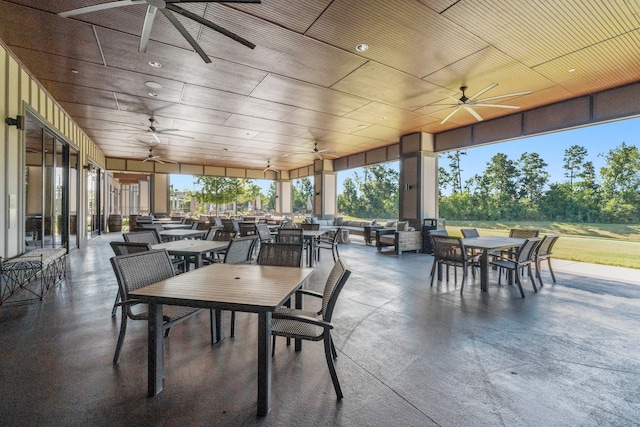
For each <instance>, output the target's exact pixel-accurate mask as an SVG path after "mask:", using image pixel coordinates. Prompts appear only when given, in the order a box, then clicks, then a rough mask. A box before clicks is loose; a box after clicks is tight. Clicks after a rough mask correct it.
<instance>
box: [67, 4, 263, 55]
mask: <svg viewBox="0 0 640 427" xmlns="http://www.w3.org/2000/svg"><path fill="white" fill-rule="evenodd" d="M260 2H261V0H118V1H112V2H107V3H102V4H97V5H94V6H87V7H81V8H79V9H73V10H68V11H66V12H61V13H59V14H58V15H60V16H62V17H64V18H68V17H71V16H76V15H82V14H84V13H89V12H97V11H100V10H105V9H113V8H115V7H121V6H130V5H134V4H145V3H146V4H147V5H148V7H147V15H146V16H145V18H144V24H143V26H142V34H141V35H140V45H139V47H138V51H139V52H146V51H147V45H148V44H149V37H150V36H151V27H152V25H153V20H154V18H155V16H156V13H157V12H158V11H160V13H162V14H163V15H164V16H165V17H166V18H167V19H168V20H169V22H171V24H172V25H173V26H174V27H176V29H177V30H178V31H179V32H180V34H182V37H184V38H185V39H186V40H187V42H189V44H190V45H191V47H193V48H194V49H195V51H196V52H197V53H198V55H200V57H201V58H202V60H203V61H204V62H206V63H210V62H211V59H210V58H209V57H208V56H207V54H206V53H205V52H204V50H203V49H202V48H201V47H200V45H199V44H198V43H197V42H196V40H195V39H194V38H193V37H192V36H191V34H189V32H188V31H187V29H186V28H185V27H184V26H183V25H182V24H181V23H180V21H178V19H177V18H176V17H175V15H174V14H173V13H171V12H174V13H179V14H180V15H182V16H184V17H187V18H189V19H191V20H193V21H196V22H197V23H199V24H202V25H204V26H205V27H208V28H211V29H212V30H214V31H217V32H219V33H220V34H222V35H224V36H227V37H229V38H231V39H233V40H235V41H237V42H238V43H240V44H242V45H244V46H247V47H248V48H250V49H253V48H255V47H256V45H255V44H253V43H251V42H250V41H248V40H246V39H244V38H242V37H240V36H239V35H237V34H235V33H232V32H231V31H229V30H227V29H225V28H222V27H221V26H219V25H216V24H214V23H213V22H211V21H209V20H208V19H205V18H203V17H202V16H199V15H197V14H195V13H193V12H190V11H188V10H186V9H183V8H181V7H180V6H177V5H176V3H260Z"/></svg>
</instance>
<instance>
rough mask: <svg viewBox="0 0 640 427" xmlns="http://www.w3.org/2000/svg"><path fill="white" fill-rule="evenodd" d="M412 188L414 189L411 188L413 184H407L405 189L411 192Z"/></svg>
mask: <svg viewBox="0 0 640 427" xmlns="http://www.w3.org/2000/svg"><path fill="white" fill-rule="evenodd" d="M412 188H413V187H412V186H411V184H405V185H404V189H405V190H406V191H409V190H411V189H412Z"/></svg>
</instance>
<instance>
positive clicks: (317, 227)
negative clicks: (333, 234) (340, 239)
mask: <svg viewBox="0 0 640 427" xmlns="http://www.w3.org/2000/svg"><path fill="white" fill-rule="evenodd" d="M300 227H302V229H303V230H312V231H317V230H320V224H307V223H306V222H303V223H302V224H300Z"/></svg>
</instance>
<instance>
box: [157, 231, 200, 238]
mask: <svg viewBox="0 0 640 427" xmlns="http://www.w3.org/2000/svg"><path fill="white" fill-rule="evenodd" d="M206 233H207V230H191V229H189V230H181V229H177V230H162V231H160V232H159V233H158V234H160V237H162V238H163V239H164V238H167V239H169V240H182V239H195V238H197V239H202V237H203V236H204V235H205V234H206Z"/></svg>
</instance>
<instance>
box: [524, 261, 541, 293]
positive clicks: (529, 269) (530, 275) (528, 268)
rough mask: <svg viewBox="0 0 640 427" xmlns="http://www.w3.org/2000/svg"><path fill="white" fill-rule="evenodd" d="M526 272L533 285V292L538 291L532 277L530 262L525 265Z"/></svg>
mask: <svg viewBox="0 0 640 427" xmlns="http://www.w3.org/2000/svg"><path fill="white" fill-rule="evenodd" d="M527 273H528V274H529V280H531V286H533V292H538V288H536V281H535V279H534V278H533V273H532V272H531V264H529V265H528V266H527Z"/></svg>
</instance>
